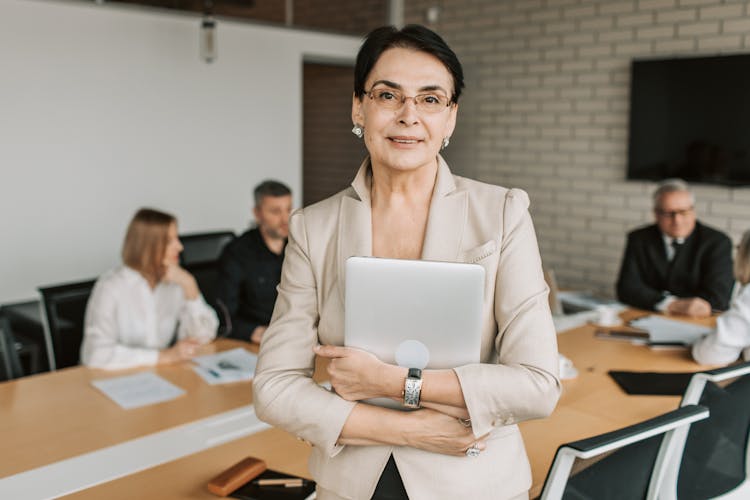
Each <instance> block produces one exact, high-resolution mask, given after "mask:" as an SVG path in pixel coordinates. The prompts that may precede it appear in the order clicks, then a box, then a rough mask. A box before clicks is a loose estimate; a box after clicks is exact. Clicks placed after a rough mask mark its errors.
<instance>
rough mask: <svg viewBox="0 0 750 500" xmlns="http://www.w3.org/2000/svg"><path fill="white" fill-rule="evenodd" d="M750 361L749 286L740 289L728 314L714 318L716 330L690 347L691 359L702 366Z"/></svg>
mask: <svg viewBox="0 0 750 500" xmlns="http://www.w3.org/2000/svg"><path fill="white" fill-rule="evenodd" d="M740 353H743V357H744V358H745V359H746V360H748V359H750V286H744V287H743V288H742V290H740V292H739V293H738V294H737V297H735V299H734V300H733V301H732V305H731V306H730V308H729V310H728V311H726V312H725V313H724V314H722V315H721V316H719V317H718V318H716V330H715V331H714V332H713V333H711V334H709V335H707V336H706V337H703V338H702V339H701V340H699V341H698V342H696V343H695V344H694V345H693V358H695V360H696V361H697V362H698V363H702V364H706V365H724V364H728V363H731V362H733V361H736V360H737V358H738V357H739V355H740Z"/></svg>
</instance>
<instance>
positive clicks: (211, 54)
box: [200, 0, 216, 63]
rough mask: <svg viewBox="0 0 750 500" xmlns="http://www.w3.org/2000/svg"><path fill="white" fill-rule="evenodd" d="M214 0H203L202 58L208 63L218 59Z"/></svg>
mask: <svg viewBox="0 0 750 500" xmlns="http://www.w3.org/2000/svg"><path fill="white" fill-rule="evenodd" d="M213 6H214V3H213V0H204V2H203V20H202V21H201V32H200V51H201V58H202V59H203V60H204V61H206V62H207V63H211V62H213V61H214V59H216V21H215V20H214V18H213V12H212V11H213Z"/></svg>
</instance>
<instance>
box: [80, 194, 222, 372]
mask: <svg viewBox="0 0 750 500" xmlns="http://www.w3.org/2000/svg"><path fill="white" fill-rule="evenodd" d="M181 251H182V243H180V240H179V238H178V236H177V220H176V219H175V217H174V216H172V215H170V214H166V213H164V212H160V211H158V210H153V209H150V208H142V209H140V210H138V212H136V214H135V216H134V217H133V219H132V220H131V221H130V225H129V226H128V231H127V234H126V236H125V242H124V243H123V247H122V260H123V265H122V266H120V267H117V268H115V269H112V270H110V271H108V272H106V273H104V274H103V275H102V276H101V277H100V278H99V279H98V280H97V282H96V284H95V285H94V289H93V291H92V293H91V297H90V298H89V302H88V304H87V306H86V317H85V321H84V336H83V344H82V345H81V362H82V363H83V364H84V365H87V366H90V367H92V368H105V369H113V370H114V369H121V368H130V367H134V366H143V365H156V364H167V363H176V362H179V361H182V360H186V359H190V358H191V357H193V355H194V354H195V351H196V349H197V347H198V346H200V345H201V344H205V343H207V342H210V341H211V340H213V339H214V337H216V329H217V327H218V325H219V321H218V319H217V317H216V313H215V312H214V310H213V309H211V307H209V306H208V304H206V302H205V301H204V300H203V297H202V296H201V294H200V290H199V289H198V285H197V283H196V281H195V278H193V276H192V275H191V274H190V273H189V272H187V271H186V270H185V269H183V268H182V267H180V265H179V255H180V252H181ZM173 341H174V344H173V345H171V344H172V343H173Z"/></svg>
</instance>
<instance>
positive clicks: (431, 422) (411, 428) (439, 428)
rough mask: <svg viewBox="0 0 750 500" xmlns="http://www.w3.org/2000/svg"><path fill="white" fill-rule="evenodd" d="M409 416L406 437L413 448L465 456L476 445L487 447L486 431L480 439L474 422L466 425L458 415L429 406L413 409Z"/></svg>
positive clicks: (482, 447)
mask: <svg viewBox="0 0 750 500" xmlns="http://www.w3.org/2000/svg"><path fill="white" fill-rule="evenodd" d="M405 417H407V421H408V423H407V424H406V426H405V428H404V429H403V431H404V438H405V440H406V443H407V445H408V446H411V447H413V448H419V449H420V450H425V451H430V452H432V453H442V454H443V455H456V456H462V455H465V454H466V450H467V449H468V448H470V447H471V446H473V445H476V446H477V448H479V449H480V450H484V449H485V448H486V447H487V444H486V442H485V439H486V438H487V435H486V434H485V435H484V436H482V437H481V438H479V439H477V438H476V437H474V433H473V432H472V430H471V426H466V425H465V424H463V423H461V421H459V420H458V419H457V418H456V417H452V416H450V415H446V414H445V413H441V412H439V411H436V410H431V409H429V408H422V409H420V410H416V411H413V412H409V413H407V414H406V415H405Z"/></svg>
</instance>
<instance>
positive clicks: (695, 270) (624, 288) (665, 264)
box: [617, 222, 734, 311]
mask: <svg viewBox="0 0 750 500" xmlns="http://www.w3.org/2000/svg"><path fill="white" fill-rule="evenodd" d="M733 285H734V276H733V274H732V242H731V240H730V239H729V237H728V236H727V235H725V234H724V233H722V232H721V231H717V230H716V229H712V228H710V227H708V226H704V225H703V224H701V223H700V222H696V224H695V229H694V230H693V232H692V233H691V234H690V236H688V237H687V238H686V239H685V243H683V245H682V246H681V248H680V249H679V250H678V251H677V253H676V255H675V257H674V259H672V261H671V262H669V261H667V253H666V249H665V248H664V240H663V239H662V234H661V231H659V228H658V226H656V224H653V225H650V226H646V227H642V228H639V229H636V230H634V231H632V232H631V233H629V234H628V243H627V246H626V248H625V256H624V257H623V259H622V266H621V267H620V277H619V279H618V280H617V297H618V298H619V299H620V301H621V302H624V303H626V304H629V305H631V306H634V307H638V308H640V309H652V310H653V309H654V306H655V305H656V304H657V303H658V302H659V301H661V300H662V299H663V298H664V296H665V292H666V293H669V294H672V295H674V296H676V297H681V298H686V297H701V298H703V299H705V300H707V301H708V302H709V303H710V304H711V307H712V308H713V309H717V310H720V311H724V310H726V309H727V308H728V307H729V297H730V295H731V293H732V286H733Z"/></svg>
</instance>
